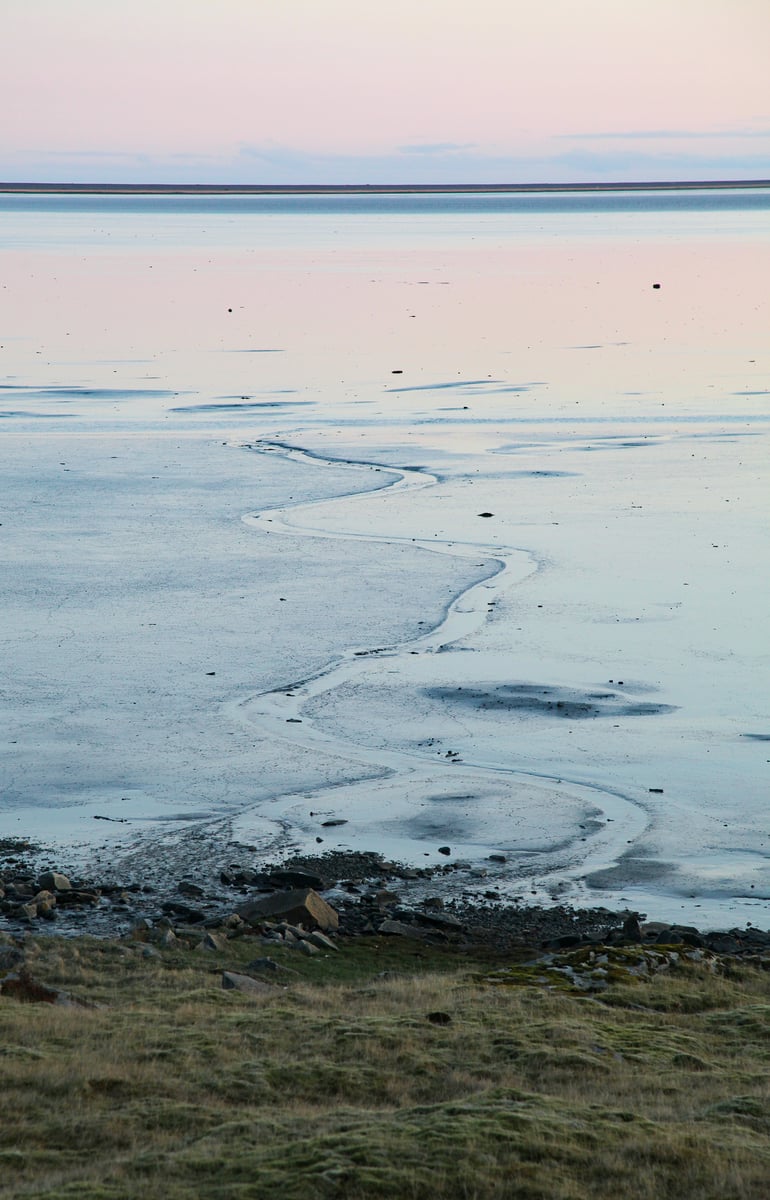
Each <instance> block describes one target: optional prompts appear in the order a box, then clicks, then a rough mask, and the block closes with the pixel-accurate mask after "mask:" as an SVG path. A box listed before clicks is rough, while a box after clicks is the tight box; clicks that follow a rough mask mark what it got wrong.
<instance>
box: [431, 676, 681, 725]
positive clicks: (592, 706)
mask: <svg viewBox="0 0 770 1200" xmlns="http://www.w3.org/2000/svg"><path fill="white" fill-rule="evenodd" d="M425 695H427V696H429V697H430V698H431V699H433V700H442V701H444V702H445V703H447V704H454V705H457V706H462V707H463V708H472V709H475V710H476V711H477V712H485V711H486V712H489V711H498V712H499V711H503V712H520V713H522V714H530V715H535V716H548V717H561V718H565V717H566V718H568V719H569V720H587V719H589V718H594V717H619V716H620V717H646V716H658V715H660V714H661V713H669V712H674V711H675V706H674V705H671V704H654V703H651V702H648V701H643V700H630V699H629V697H628V696H627V695H625V694H623V693H619V692H616V691H590V692H588V691H581V690H580V689H577V688H566V687H556V686H550V685H546V686H544V685H543V684H534V683H503V684H500V685H498V686H497V687H492V688H483V687H477V688H474V687H455V688H450V687H434V688H426V689H425Z"/></svg>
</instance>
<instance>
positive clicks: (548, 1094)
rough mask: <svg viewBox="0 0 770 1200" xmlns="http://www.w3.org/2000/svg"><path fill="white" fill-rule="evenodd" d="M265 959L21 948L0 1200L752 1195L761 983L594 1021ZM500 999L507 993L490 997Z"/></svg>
mask: <svg viewBox="0 0 770 1200" xmlns="http://www.w3.org/2000/svg"><path fill="white" fill-rule="evenodd" d="M264 953H267V951H266V950H265V948H264V947H261V946H260V945H259V944H258V942H257V941H256V939H251V938H247V939H241V940H238V941H233V942H231V943H229V944H228V945H227V946H226V948H225V949H224V950H221V951H209V952H206V951H200V950H195V949H190V948H187V947H186V946H177V947H172V948H170V949H167V950H162V951H159V952H158V951H155V950H148V949H147V948H146V947H144V946H142V945H141V944H134V943H129V942H125V943H118V942H106V941H99V940H96V939H91V940H88V939H83V940H78V941H74V940H73V941H69V940H60V939H55V938H40V939H36V940H35V941H34V942H32V943H31V945H28V946H27V949H26V960H27V967H28V969H29V971H30V973H31V974H32V975H33V976H34V978H35V979H38V980H43V981H44V982H45V983H47V984H49V985H52V986H55V987H59V988H65V989H67V990H68V991H70V992H71V993H73V994H74V995H75V996H76V997H79V998H81V999H83V1000H86V1001H89V1002H91V1003H93V1004H95V1005H98V1007H92V1008H85V1007H60V1006H53V1005H50V1004H43V1003H38V1004H33V1003H22V1002H20V1001H17V1000H13V999H10V998H6V997H0V1074H1V1077H2V1087H1V1088H0V1195H2V1196H13V1197H17V1196H18V1197H21V1196H24V1197H38V1198H42V1197H45V1198H47V1200H53V1198H54V1197H56V1198H60V1197H61V1198H64V1197H68V1198H69V1197H78V1198H80V1200H97V1198H98V1200H107V1198H110V1200H111V1198H113V1197H134V1196H142V1197H145V1198H147V1200H151V1198H154V1197H163V1198H164V1200H173V1198H175V1197H193V1196H195V1197H203V1198H206V1197H222V1198H224V1197H244V1198H246V1197H249V1198H252V1197H253V1198H254V1200H262V1198H264V1200H268V1197H270V1198H272V1197H281V1200H310V1198H315V1197H321V1198H326V1197H329V1198H332V1197H333V1198H335V1200H336V1198H342V1200H354V1198H364V1197H365V1198H369V1197H387V1198H391V1197H392V1198H393V1200H429V1198H430V1200H436V1198H442V1197H446V1198H449V1197H452V1198H455V1197H462V1198H467V1200H486V1198H492V1197H495V1198H498V1197H526V1198H528V1200H536V1198H537V1200H545V1198H549V1200H550V1198H558V1200H578V1198H580V1197H607V1198H610V1197H612V1200H618V1198H622V1200H662V1198H665V1197H678V1198H683V1197H698V1198H699V1200H706V1198H712V1197H713V1198H714V1200H717V1198H718V1200H730V1198H735V1200H738V1198H741V1200H742V1198H745V1197H752V1198H753V1197H756V1198H757V1200H760V1198H761V1200H765V1198H766V1197H767V1195H768V1194H769V1192H770V1105H769V1104H768V1100H769V1096H768V1091H769V1090H770V1089H769V1087H768V1065H769V1060H770V1038H769V1037H768V1034H769V1033H770V973H765V972H763V971H760V970H757V969H756V968H752V967H742V966H740V965H731V964H728V963H725V964H723V968H720V969H719V970H717V971H716V972H715V971H714V970H713V966H709V965H708V964H688V965H687V966H680V967H679V968H675V969H674V970H672V971H669V972H666V973H662V974H660V975H658V976H656V977H654V978H652V979H648V980H639V981H632V980H628V981H625V982H624V981H620V982H616V983H612V984H611V985H610V986H609V988H608V989H607V990H606V991H605V992H602V993H601V994H600V995H599V996H591V995H585V994H573V993H572V992H571V991H570V990H568V989H567V988H555V989H549V988H545V987H543V986H542V985H533V984H532V983H531V973H529V974H528V973H527V971H526V970H522V971H521V972H520V973H519V972H518V971H517V970H516V969H514V970H512V971H509V972H502V973H501V972H500V971H499V969H498V967H499V964H498V963H491V962H490V961H489V960H488V959H484V958H483V957H477V958H474V957H473V956H468V955H458V954H457V953H453V952H451V951H448V950H442V949H441V948H438V947H431V946H427V945H419V944H408V943H405V942H404V941H403V940H401V939H391V940H390V941H388V940H387V939H384V938H379V939H376V938H373V939H364V938H362V939H357V940H353V941H351V942H348V943H346V944H344V945H343V948H342V950H341V951H340V952H339V953H338V954H331V953H329V954H328V955H318V956H315V957H308V958H305V957H303V956H302V955H300V954H298V953H297V952H296V951H291V950H288V949H281V948H278V949H277V950H276V951H275V952H273V950H270V951H269V953H270V954H271V955H272V956H273V958H274V959H275V961H276V962H279V963H282V964H283V965H285V967H287V968H289V969H290V970H288V971H287V972H286V973H276V974H274V975H273V976H272V978H273V979H275V980H276V981H277V984H278V986H276V987H275V988H274V990H272V991H270V992H269V993H267V994H266V995H265V996H264V997H262V996H260V997H258V998H254V997H249V996H247V995H244V994H241V993H239V992H236V991H225V990H223V989H222V986H221V970H222V968H223V967H227V968H228V969H233V970H238V969H241V970H242V969H244V967H245V966H246V965H247V964H248V963H249V962H250V961H251V960H253V959H254V958H255V956H258V955H260V954H264ZM501 979H504V980H505V981H506V982H500V980H501Z"/></svg>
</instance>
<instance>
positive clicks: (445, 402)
mask: <svg viewBox="0 0 770 1200" xmlns="http://www.w3.org/2000/svg"><path fill="white" fill-rule="evenodd" d="M768 203H770V201H768V195H767V193H766V192H764V193H752V192H750V191H743V190H742V191H741V192H740V195H732V194H730V193H729V192H722V191H720V192H719V193H718V194H714V195H711V194H709V193H707V192H703V193H693V194H692V195H687V196H679V195H676V194H671V195H668V194H667V195H666V196H665V197H656V198H655V202H654V203H650V202H649V199H648V200H647V201H646V200H645V197H644V196H636V197H632V198H630V199H629V198H628V197H626V198H625V199H624V201H623V203H622V204H620V205H619V204H618V203H617V201H616V200H613V197H601V196H594V195H591V196H589V197H583V198H582V200H581V203H580V205H579V206H578V207H577V208H576V207H575V206H572V207H571V208H570V206H569V205H565V204H564V203H563V201H562V199H561V198H560V197H544V198H540V200H538V198H537V197H531V196H523V197H522V196H518V197H517V196H513V197H511V196H508V197H506V196H494V197H490V198H488V200H487V201H486V202H485V201H484V198H483V197H479V196H473V197H468V196H464V197H459V198H456V199H455V200H452V198H451V197H450V198H448V197H411V198H410V197H406V198H404V197H401V198H398V197H388V196H386V197H377V198H375V197H366V198H365V201H362V200H360V199H357V198H355V197H336V198H330V197H322V198H318V197H315V198H314V197H304V198H303V197H288V198H272V199H271V200H270V201H269V202H266V201H265V200H264V199H260V198H242V197H240V198H228V197H206V198H202V197H196V198H192V199H190V198H183V197H176V198H174V197H134V196H132V197H117V196H112V197H84V196H67V197H60V198H58V199H57V198H56V197H50V196H46V197H22V196H3V197H2V198H0V209H1V210H2V214H3V221H4V230H5V233H6V240H5V248H4V251H3V257H4V279H5V287H4V289H3V291H2V293H1V294H0V333H1V334H2V338H0V341H1V342H2V351H1V353H2V356H3V357H2V362H3V366H4V371H3V380H4V382H3V385H2V388H1V389H0V433H1V434H2V453H3V471H2V476H1V478H2V484H1V485H0V486H1V487H2V515H1V516H0V520H1V521H2V524H1V525H0V560H1V561H2V572H3V603H4V630H3V643H4V653H5V654H6V655H7V662H6V667H5V670H4V679H5V680H6V683H5V685H4V689H3V693H2V697H1V698H0V700H1V703H2V714H3V740H4V745H3V755H2V762H1V764H0V832H2V836H4V837H17V838H30V839H32V840H33V841H35V842H37V843H41V844H44V845H45V846H46V848H47V850H48V852H49V854H50V856H51V857H52V858H54V859H55V860H56V863H57V865H59V866H61V867H64V868H70V869H73V870H74V869H75V868H77V870H78V873H79V874H89V873H90V874H91V875H92V876H99V877H100V878H103V877H104V876H105V873H106V872H112V873H113V875H114V877H115V878H120V879H123V880H125V879H126V876H127V873H131V872H133V873H135V874H137V875H138V874H139V873H141V870H142V869H145V870H147V869H149V866H150V865H155V866H158V865H160V866H161V867H162V869H163V870H164V871H165V873H166V874H167V875H168V876H169V877H171V876H173V877H175V878H176V877H178V876H179V875H182V874H184V873H185V871H187V870H189V869H194V870H196V871H197V870H199V869H200V868H201V865H202V864H205V863H207V862H209V861H211V862H212V863H213V862H215V861H216V862H217V863H219V862H220V860H223V859H225V858H227V857H228V855H229V856H231V857H233V858H236V859H238V860H240V859H241V858H242V857H243V855H244V853H247V854H248V855H250V856H251V861H252V862H254V863H256V862H258V861H259V860H260V858H262V859H266V858H270V859H274V858H275V857H276V855H277V854H279V853H283V854H286V855H288V854H290V853H294V852H302V851H307V850H308V849H317V848H318V847H319V845H320V846H321V847H322V848H323V849H334V850H367V851H376V852H380V853H382V854H385V855H387V856H388V857H393V858H397V859H398V860H399V861H401V862H404V863H412V864H419V865H423V864H427V865H436V864H437V863H439V862H442V861H444V860H443V858H441V857H440V854H439V847H443V846H447V845H448V846H449V849H450V854H451V856H452V857H453V858H454V859H455V860H458V859H461V860H463V861H468V862H470V863H471V864H477V865H479V864H484V863H487V862H488V861H489V856H490V854H494V855H496V856H497V857H498V859H500V858H501V859H503V860H504V861H503V863H501V864H499V867H498V868H495V878H494V887H495V888H496V889H497V890H498V891H499V893H500V895H501V896H502V897H513V896H516V895H520V894H524V895H525V896H526V897H527V898H528V899H529V900H530V901H531V902H533V903H550V902H553V901H554V900H556V899H558V900H559V901H560V902H564V903H569V904H572V905H575V906H577V907H583V906H586V907H587V906H595V905H606V906H607V907H608V908H613V909H633V910H637V911H643V912H645V913H647V914H648V915H649V916H650V917H653V918H660V919H672V920H674V919H675V920H678V921H682V922H688V923H691V924H695V925H698V926H699V927H700V926H703V925H708V926H709V927H716V928H719V927H721V928H729V927H731V926H735V925H741V924H746V923H747V922H751V923H752V924H754V925H758V926H760V927H762V928H764V927H767V925H768V923H769V922H768V917H767V904H768V899H770V870H769V869H768V848H769V846H770V830H768V827H767V814H766V804H765V799H766V795H767V779H768V775H767V772H768V770H770V767H769V766H768V755H767V740H766V739H767V738H768V736H770V727H768V717H767V714H768V712H769V711H770V704H769V703H768V701H770V696H768V679H769V678H770V673H769V672H768V670H767V666H768V649H767V645H766V640H765V641H763V638H762V633H761V631H762V628H763V621H764V618H765V609H766V600H765V597H766V591H767V587H766V585H767V581H768V579H770V559H769V557H768V555H769V550H768V543H767V538H766V534H765V528H764V524H765V508H766V497H767V492H768V487H767V485H768V478H767V475H768V471H767V464H768V462H769V461H770V456H769V455H768V433H769V432H770V409H769V408H768V396H770V359H768V355H767V351H766V340H767V339H766V330H767V327H768V317H769V316H770V314H769V313H768V300H767V295H766V289H765V281H766V279H767V276H768V266H770V264H768V257H770V255H769V254H768V250H769V247H770V241H769V239H768V236H767V206H768ZM328 821H336V822H338V824H336V825H333V826H328V825H325V824H324V823H325V822H328ZM318 839H321V842H320V843H319V840H318ZM243 847H247V850H246V851H245V852H244V850H243V849H242V848H243ZM485 869H487V868H485ZM478 886H479V887H480V888H485V889H488V887H489V881H488V880H487V879H486V878H485V877H482V878H481V882H480V883H479V885H478Z"/></svg>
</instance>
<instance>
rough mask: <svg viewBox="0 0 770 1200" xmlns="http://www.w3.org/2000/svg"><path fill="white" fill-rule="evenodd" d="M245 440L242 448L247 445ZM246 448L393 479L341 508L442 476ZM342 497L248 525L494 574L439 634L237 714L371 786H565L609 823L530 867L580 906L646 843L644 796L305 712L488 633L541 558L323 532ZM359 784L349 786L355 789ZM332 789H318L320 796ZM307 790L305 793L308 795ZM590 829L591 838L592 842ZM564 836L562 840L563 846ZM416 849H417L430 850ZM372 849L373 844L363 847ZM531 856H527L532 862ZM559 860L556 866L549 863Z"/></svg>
mask: <svg viewBox="0 0 770 1200" xmlns="http://www.w3.org/2000/svg"><path fill="white" fill-rule="evenodd" d="M242 444H243V443H242ZM245 448H247V449H249V450H253V451H255V452H256V453H259V454H271V455H281V456H284V457H286V458H290V459H292V460H294V461H296V462H301V463H304V464H306V465H308V466H316V467H318V466H320V465H327V464H331V465H334V466H335V467H338V468H339V467H342V468H344V467H349V468H350V469H351V470H355V471H359V472H360V471H361V470H366V469H367V468H368V469H369V470H372V471H375V470H376V471H378V472H380V473H382V474H383V475H385V477H386V481H385V482H383V483H382V484H381V485H380V486H379V487H377V488H375V489H374V490H373V489H371V488H369V489H365V490H362V491H360V492H353V493H350V494H348V495H345V496H343V497H340V498H339V500H338V503H340V504H345V505H350V506H354V505H355V504H356V503H357V501H360V500H362V499H369V498H371V496H372V495H373V494H377V493H379V494H382V493H386V492H387V493H394V492H404V491H409V490H418V489H424V488H430V487H433V486H435V485H436V483H437V479H436V477H435V476H434V475H431V474H430V473H429V472H427V471H424V470H421V469H420V470H418V469H410V468H402V467H399V468H394V467H390V466H385V465H383V464H378V463H370V462H361V461H352V460H340V459H334V458H325V457H322V456H320V455H318V454H314V453H311V452H309V451H307V450H303V449H300V448H299V447H296V446H291V445H289V444H287V443H284V442H280V441H254V442H251V443H246V444H245ZM333 499H334V498H333V497H332V498H328V497H327V498H324V499H322V500H314V501H309V502H303V503H299V504H294V505H289V506H281V507H277V508H274V509H269V510H264V511H261V512H256V513H254V512H252V513H246V514H245V515H244V516H243V517H242V520H243V521H244V523H245V524H246V525H247V526H249V527H250V528H253V529H263V530H269V531H270V532H271V533H273V534H275V533H285V534H288V535H291V536H292V537H314V538H323V539H333V540H341V541H353V540H365V541H367V542H369V543H377V542H380V543H384V544H390V545H393V544H399V543H405V544H409V545H410V546H412V547H419V548H421V549H423V550H426V551H429V552H431V553H434V554H435V553H440V554H449V555H452V556H454V557H458V558H473V559H475V560H478V558H479V557H480V556H483V557H485V558H486V559H487V561H489V560H490V559H491V560H492V561H493V562H494V563H495V569H494V570H493V571H492V573H491V574H489V575H488V576H487V577H486V578H484V579H483V580H481V581H479V582H476V583H474V584H472V585H471V586H470V587H468V588H466V589H465V590H463V591H462V592H461V593H460V594H459V595H458V596H457V597H456V598H455V599H454V600H453V601H452V603H451V604H450V605H448V607H447V609H446V611H445V613H444V616H443V619H442V620H441V621H440V622H439V623H438V624H437V625H436V626H435V627H434V628H433V629H431V630H429V631H427V632H425V633H423V634H421V635H420V636H418V637H414V638H410V639H408V640H405V641H402V642H398V643H394V644H392V645H388V646H380V647H376V648H375V647H371V646H369V647H366V646H354V647H350V648H348V649H347V650H346V651H345V652H344V653H343V654H342V655H340V657H339V658H337V659H335V660H333V661H331V662H329V663H328V664H327V665H326V666H324V667H323V668H322V669H321V670H319V671H316V672H314V673H313V674H311V675H309V676H307V677H306V678H303V679H298V680H295V681H292V682H291V683H289V684H287V685H284V686H282V687H281V688H278V689H275V690H270V691H266V692H261V693H258V694H256V695H251V696H248V697H246V698H243V699H241V700H239V701H238V702H237V703H236V704H234V705H232V706H230V707H231V709H232V713H231V715H232V716H237V717H238V718H240V719H241V720H243V721H245V722H247V723H248V724H249V725H251V726H252V727H253V726H257V727H258V728H259V731H260V733H261V734H263V735H265V734H266V735H268V736H270V737H271V738H280V739H282V740H283V741H285V742H287V743H289V744H291V745H294V746H297V747H302V748H303V749H306V750H315V751H320V752H325V753H327V754H333V755H335V756H337V757H338V758H341V759H344V760H346V761H348V762H350V763H355V764H358V765H360V766H362V767H364V768H366V770H367V777H368V779H369V780H371V773H372V769H374V772H375V774H376V776H378V777H379V778H381V779H385V778H387V777H393V778H395V779H399V778H402V779H403V780H404V782H405V783H406V781H407V780H408V781H409V783H410V784H414V783H415V781H418V782H419V781H420V780H421V779H422V780H428V779H432V780H435V776H436V773H437V771H438V772H444V773H445V774H446V782H447V786H448V789H450V790H452V791H456V790H457V788H458V785H459V786H460V787H462V786H463V781H465V783H466V784H468V785H469V786H470V785H471V782H472V780H475V781H476V782H477V783H478V780H479V778H480V777H482V778H484V779H485V780H487V781H490V780H494V781H495V782H496V783H497V784H498V785H500V786H506V785H508V786H510V785H511V784H512V783H513V782H515V781H519V783H521V782H526V784H527V786H528V787H529V788H530V789H531V788H535V789H537V787H538V786H541V787H546V786H547V787H548V788H549V790H550V791H553V789H554V787H557V788H558V789H559V791H560V792H561V793H563V794H564V795H565V797H571V798H573V799H577V800H579V801H581V802H583V803H584V804H585V806H586V807H591V808H592V809H594V810H599V811H600V812H601V814H602V817H601V818H598V819H596V820H595V821H594V822H592V823H591V827H590V829H589V830H588V831H582V832H581V836H580V837H578V838H575V839H573V840H572V841H570V842H569V844H568V846H567V847H565V846H564V845H563V844H562V845H559V851H560V853H559V855H558V857H559V859H560V861H559V864H558V867H557V868H556V869H555V870H554V868H553V857H554V851H553V850H551V851H550V853H548V852H543V853H541V854H540V855H534V856H533V861H532V863H531V867H532V874H533V875H535V874H536V875H537V879H538V881H539V882H538V886H539V888H540V889H542V890H543V893H544V894H545V893H548V892H549V889H550V894H553V888H554V886H558V887H563V886H564V883H565V881H568V882H569V886H570V888H571V894H570V899H571V900H572V902H573V903H574V902H580V899H581V895H584V894H585V893H587V890H588V889H587V887H585V886H584V885H583V884H582V879H583V878H584V877H585V876H587V875H589V874H590V873H591V872H593V871H595V870H599V869H603V868H606V867H609V866H612V865H614V863H615V862H616V861H617V859H618V858H619V857H620V855H621V854H622V853H623V852H624V851H627V849H628V845H629V843H631V842H633V841H634V840H636V838H638V837H639V836H640V835H641V834H642V833H643V831H644V829H645V828H646V826H647V824H648V817H647V814H646V813H645V811H644V809H643V807H642V805H641V803H640V802H639V800H638V799H637V798H634V797H631V796H628V795H625V794H623V793H621V792H618V791H615V790H611V789H608V788H606V787H605V786H603V785H602V784H601V782H600V781H595V782H586V781H585V780H577V779H570V778H567V777H565V776H563V775H560V776H558V777H557V776H555V775H550V774H546V773H542V774H541V773H537V772H533V771H527V770H523V769H521V768H520V767H518V766H516V764H515V763H510V762H505V761H500V762H489V761H472V760H471V759H469V758H468V756H467V754H465V755H464V756H463V760H462V763H457V762H452V761H446V760H442V759H440V758H439V759H438V760H437V759H436V758H435V757H430V755H429V754H428V753H427V752H426V754H424V755H422V754H420V753H418V752H407V751H402V750H397V749H385V748H375V747H369V746H366V745H362V744H360V743H357V742H354V741H351V740H349V739H346V738H342V737H339V736H337V735H335V734H333V733H330V732H327V731H326V730H324V729H321V728H319V727H318V726H316V725H314V724H313V722H312V720H310V719H308V717H307V715H306V709H307V706H308V704H309V703H310V702H311V701H312V700H315V699H317V698H318V697H320V696H322V695H325V694H328V693H330V692H332V691H333V690H334V689H336V688H339V687H342V686H343V685H346V684H350V683H352V682H354V681H356V680H358V679H361V678H362V677H364V676H371V675H372V674H376V672H377V671H378V670H383V669H386V667H391V666H392V664H393V660H394V659H399V658H401V657H403V656H406V655H407V654H408V655H415V654H417V655H431V654H436V653H437V652H439V651H441V650H442V649H444V648H446V647H448V646H450V645H452V644H454V643H456V642H458V641H460V640H461V639H464V638H468V637H470V636H472V635H473V634H474V633H476V632H477V631H478V630H480V629H481V628H482V626H483V625H484V623H485V622H486V621H487V620H488V614H489V612H490V602H492V601H494V600H495V597H496V596H497V595H498V594H499V593H500V592H501V591H502V590H504V589H508V588H510V587H512V586H515V585H516V584H517V583H519V582H521V581H522V580H524V579H525V578H527V576H529V575H531V574H532V573H533V572H535V571H537V570H538V569H539V564H538V562H537V560H536V559H535V557H534V555H533V554H532V553H530V552H529V551H525V550H521V549H515V548H506V549H505V550H501V549H500V548H499V547H494V548H492V547H489V546H484V545H481V544H478V543H474V544H470V543H463V542H458V541H455V540H453V541H451V542H448V541H444V542H442V541H438V540H436V539H432V540H430V541H428V540H420V539H417V540H414V539H412V538H411V537H405V536H399V535H397V534H392V533H388V534H383V535H376V534H372V533H368V532H367V533H359V532H354V531H346V532H340V531H335V530H330V529H327V528H324V527H323V524H322V522H321V521H320V519H319V517H318V510H319V508H320V506H322V505H324V506H325V505H328V504H329V503H330V502H331V501H332V500H333ZM352 782H355V781H350V780H348V781H346V783H348V784H350V783H352ZM324 790H326V789H325V788H324V787H321V788H319V789H318V790H317V791H318V794H319V795H320V793H321V792H323V791H324ZM303 794H306V793H305V792H303ZM583 833H585V836H583ZM558 840H559V839H558V835H555V837H554V842H555V843H557V842H558ZM415 846H416V853H419V852H420V851H421V850H422V847H421V846H420V847H419V849H418V848H417V843H415ZM361 848H366V849H372V848H373V847H371V846H366V847H361ZM489 849H490V847H488V846H486V845H484V846H481V845H480V846H479V857H480V858H481V857H482V856H484V857H485V856H486V855H487V854H488V852H489ZM525 857H526V856H525ZM548 857H550V858H551V860H552V862H551V865H550V866H548V865H546V859H547V858H548Z"/></svg>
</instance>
